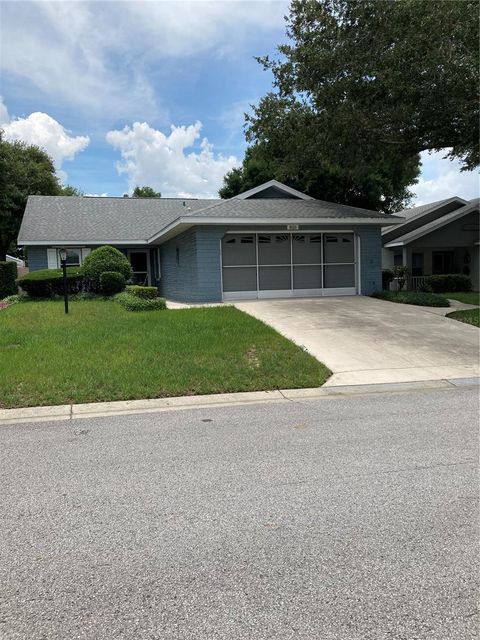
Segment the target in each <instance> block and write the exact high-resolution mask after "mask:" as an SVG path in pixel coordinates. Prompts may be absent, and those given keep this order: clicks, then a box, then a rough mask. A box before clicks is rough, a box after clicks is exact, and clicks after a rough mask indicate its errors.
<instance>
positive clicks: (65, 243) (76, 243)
mask: <svg viewBox="0 0 480 640" xmlns="http://www.w3.org/2000/svg"><path fill="white" fill-rule="evenodd" d="M18 244H19V246H22V247H24V246H28V247H37V246H46V245H49V246H51V247H58V248H61V247H82V246H85V245H103V244H109V245H115V246H117V247H118V246H123V245H124V246H125V247H129V246H131V245H137V244H138V245H139V246H146V245H148V243H147V241H146V240H18Z"/></svg>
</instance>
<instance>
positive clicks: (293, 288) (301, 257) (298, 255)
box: [222, 232, 357, 300]
mask: <svg viewBox="0 0 480 640" xmlns="http://www.w3.org/2000/svg"><path fill="white" fill-rule="evenodd" d="M355 253H356V252H355V236H354V234H353V233H334V232H332V233H326V232H322V233H320V232H318V233H302V232H293V233H285V232H277V233H243V234H242V233H235V234H234V233H231V234H227V235H225V236H224V238H223V239H222V280H223V297H224V299H226V300H228V299H238V298H282V297H294V296H297V297H300V296H322V295H353V294H355V293H356V291H357V289H356V259H355Z"/></svg>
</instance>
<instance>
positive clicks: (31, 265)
mask: <svg viewBox="0 0 480 640" xmlns="http://www.w3.org/2000/svg"><path fill="white" fill-rule="evenodd" d="M27 266H28V269H29V271H38V270H39V269H48V261H47V247H27Z"/></svg>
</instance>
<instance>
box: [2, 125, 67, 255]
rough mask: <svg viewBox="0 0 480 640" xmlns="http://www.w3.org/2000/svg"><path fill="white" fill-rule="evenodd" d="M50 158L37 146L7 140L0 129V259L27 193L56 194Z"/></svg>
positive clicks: (16, 228)
mask: <svg viewBox="0 0 480 640" xmlns="http://www.w3.org/2000/svg"><path fill="white" fill-rule="evenodd" d="M59 190H60V185H59V183H58V178H57V176H56V175H55V167H54V164H53V161H52V160H51V159H50V158H49V156H48V155H47V153H45V151H43V150H42V149H40V148H39V147H37V146H30V145H27V144H25V143H24V142H19V141H15V142H8V141H6V140H4V138H3V135H2V132H1V131H0V261H2V260H5V259H6V254H7V251H8V249H9V247H10V246H11V245H12V244H13V243H15V242H16V239H17V235H18V231H19V229H20V223H21V221H22V217H23V212H24V210H25V205H26V203H27V198H28V196H29V195H57V194H58V193H59Z"/></svg>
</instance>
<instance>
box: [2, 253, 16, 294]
mask: <svg viewBox="0 0 480 640" xmlns="http://www.w3.org/2000/svg"><path fill="white" fill-rule="evenodd" d="M16 277H17V265H16V263H15V262H0V300H1V299H2V298H5V297H6V296H13V295H14V294H15V293H17V285H16V284H15V279H16Z"/></svg>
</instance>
